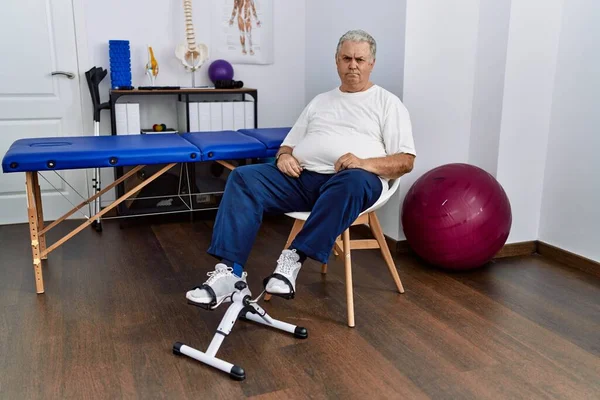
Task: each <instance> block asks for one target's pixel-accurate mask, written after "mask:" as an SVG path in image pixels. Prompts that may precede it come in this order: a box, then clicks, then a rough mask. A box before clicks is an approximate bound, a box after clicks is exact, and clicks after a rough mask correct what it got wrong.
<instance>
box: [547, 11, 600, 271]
mask: <svg viewBox="0 0 600 400" xmlns="http://www.w3.org/2000/svg"><path fill="white" fill-rule="evenodd" d="M599 20H600V3H599V2H598V1H596V0H569V1H565V4H564V11H563V20H562V28H561V36H560V45H559V48H558V56H557V58H558V61H557V66H556V74H555V79H554V96H553V104H552V109H551V118H550V135H549V139H548V152H547V155H546V170H545V176H544V187H543V196H542V207H541V215H540V226H539V239H540V240H541V241H544V242H546V243H549V244H551V245H554V246H558V247H560V248H562V249H565V250H568V251H571V252H574V253H576V254H580V255H582V256H584V257H588V258H590V259H593V260H596V261H600V246H599V245H600V157H599V156H598V150H599V149H600V135H599V134H598V132H599V131H598V127H599V126H600V112H599V110H600V101H598V94H599V93H600V74H599V73H598V71H600V54H599V53H598V50H599V49H600V31H599V30H598V21H599Z"/></svg>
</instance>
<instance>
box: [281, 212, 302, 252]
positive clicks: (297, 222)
mask: <svg viewBox="0 0 600 400" xmlns="http://www.w3.org/2000/svg"><path fill="white" fill-rule="evenodd" d="M303 226H304V221H303V220H301V219H297V220H295V221H294V226H292V230H291V231H290V235H289V236H288V239H287V242H285V248H286V249H287V248H288V247H290V245H291V244H292V242H293V241H294V239H295V238H296V235H298V233H299V232H300V231H301V230H302V227H303Z"/></svg>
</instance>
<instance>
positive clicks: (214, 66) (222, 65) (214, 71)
mask: <svg viewBox="0 0 600 400" xmlns="http://www.w3.org/2000/svg"><path fill="white" fill-rule="evenodd" d="M208 77H209V78H210V80H211V81H212V82H213V83H216V82H217V81H218V80H231V79H233V66H232V65H231V64H230V63H229V62H227V61H225V60H215V61H213V62H212V63H211V64H210V66H209V67H208Z"/></svg>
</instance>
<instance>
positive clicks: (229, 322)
mask: <svg viewBox="0 0 600 400" xmlns="http://www.w3.org/2000/svg"><path fill="white" fill-rule="evenodd" d="M235 289H236V290H235V292H233V293H232V294H231V295H230V296H228V297H226V298H225V299H224V300H223V301H222V302H221V303H219V304H216V305H214V306H210V305H202V304H196V303H194V302H191V301H188V303H189V304H191V305H194V306H197V307H200V308H203V309H206V310H214V309H216V308H217V307H218V306H219V305H220V304H222V303H224V302H228V301H230V302H231V305H230V306H229V307H228V308H227V311H226V312H225V315H223V318H222V319H221V323H220V324H219V326H218V327H217V331H216V332H215V335H214V336H213V339H212V340H211V342H210V344H209V345H208V348H207V349H206V351H204V352H202V351H199V350H196V349H195V348H193V347H190V346H188V345H186V344H183V343H181V342H175V344H174V345H173V354H175V355H185V356H188V357H190V358H193V359H195V360H197V361H200V362H202V363H204V364H206V365H209V366H211V367H214V368H216V369H219V370H221V371H223V372H226V373H228V374H229V377H230V378H231V379H234V380H244V379H246V372H245V370H244V369H243V368H242V367H240V366H238V365H234V364H232V363H230V362H227V361H225V360H222V359H220V358H218V357H217V356H216V355H217V352H218V351H219V348H220V347H221V344H222V343H223V341H224V340H225V338H226V337H227V336H229V334H230V333H231V331H232V330H233V327H234V325H235V323H236V321H237V320H238V319H242V320H247V321H253V322H256V323H259V324H262V325H265V326H268V327H271V328H274V329H279V330H281V331H284V332H288V333H292V334H293V335H294V337H296V338H298V339H306V338H308V331H307V330H306V328H304V327H301V326H296V325H292V324H289V323H287V322H283V321H280V320H277V319H274V318H272V317H271V316H269V314H267V312H266V311H265V310H264V309H263V308H262V307H261V306H259V305H258V301H259V300H260V299H261V298H262V296H263V294H264V293H265V292H264V291H263V292H262V293H261V294H260V295H259V296H258V297H257V298H256V299H254V300H253V299H252V293H251V292H250V289H249V288H248V285H247V284H246V282H244V281H241V280H240V281H238V282H236V283H235Z"/></svg>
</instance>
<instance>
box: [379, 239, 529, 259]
mask: <svg viewBox="0 0 600 400" xmlns="http://www.w3.org/2000/svg"><path fill="white" fill-rule="evenodd" d="M390 243H395V247H390V248H395V249H396V254H415V253H414V251H413V250H412V249H411V248H410V245H409V244H408V241H406V240H399V241H395V240H392V239H389V238H388V245H390ZM392 246H394V245H393V244H392ZM536 251H537V242H536V241H533V240H532V241H529V242H519V243H510V244H507V245H504V247H502V249H501V250H500V251H499V252H498V253H497V254H496V255H495V256H494V258H504V257H516V256H529V255H532V254H534V253H535V252H536Z"/></svg>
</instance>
